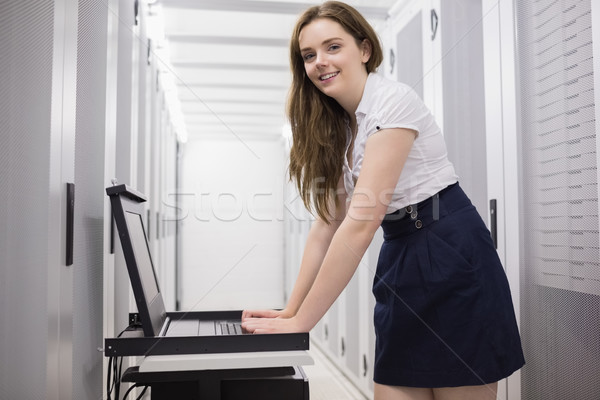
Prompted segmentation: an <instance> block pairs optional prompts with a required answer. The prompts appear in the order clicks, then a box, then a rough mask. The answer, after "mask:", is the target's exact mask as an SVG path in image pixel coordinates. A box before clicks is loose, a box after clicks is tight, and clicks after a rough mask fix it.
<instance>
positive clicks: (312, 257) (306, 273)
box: [286, 220, 337, 316]
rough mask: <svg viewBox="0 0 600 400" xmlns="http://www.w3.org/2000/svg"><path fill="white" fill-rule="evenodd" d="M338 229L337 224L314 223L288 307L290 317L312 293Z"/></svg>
mask: <svg viewBox="0 0 600 400" xmlns="http://www.w3.org/2000/svg"><path fill="white" fill-rule="evenodd" d="M336 229H337V225H336V224H335V223H332V224H331V225H327V224H326V223H325V222H323V221H321V220H317V221H315V222H314V223H313V226H312V227H311V229H310V231H309V233H308V237H307V239H306V245H305V247H304V254H303V256H302V262H301V263H300V271H299V272H298V278H297V279H296V283H295V284H294V288H293V290H292V293H291V294H290V298H289V300H288V303H287V306H286V314H288V316H294V315H296V312H297V311H298V309H299V308H300V306H301V305H302V302H303V301H304V298H305V297H306V295H307V294H308V292H309V291H310V288H311V287H312V285H313V283H314V281H315V278H316V276H317V273H318V272H319V269H320V268H321V264H322V263H323V259H324V258H325V254H326V253H327V249H328V247H329V244H330V243H331V239H332V237H333V235H334V233H335V231H336Z"/></svg>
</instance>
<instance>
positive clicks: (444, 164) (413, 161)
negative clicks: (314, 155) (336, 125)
mask: <svg viewBox="0 0 600 400" xmlns="http://www.w3.org/2000/svg"><path fill="white" fill-rule="evenodd" d="M356 123H357V126H358V131H357V133H356V139H355V140H354V148H353V151H352V163H353V166H352V170H350V166H349V165H348V160H347V157H344V160H345V161H344V166H343V174H344V186H345V189H346V192H347V193H348V199H350V198H351V197H352V194H353V192H354V184H355V182H356V180H357V179H358V175H359V174H360V169H361V166H362V162H363V157H364V154H365V144H366V142H367V139H368V138H369V136H371V135H372V134H374V133H376V132H378V131H380V130H382V129H391V128H406V129H412V130H414V131H416V132H417V136H416V138H415V141H414V143H413V146H412V148H411V151H410V153H409V155H408V159H407V160H406V163H405V164H404V168H403V169H402V173H401V174H400V179H399V180H398V183H397V185H396V189H395V190H394V193H393V194H392V201H391V202H390V204H389V206H388V210H387V212H388V213H391V212H394V211H396V210H399V209H401V208H403V207H406V206H408V205H410V204H416V203H418V202H420V201H422V200H425V199H426V198H428V197H431V196H433V195H434V194H436V193H437V192H439V191H440V190H442V189H444V188H445V187H447V186H448V185H451V184H453V183H455V182H456V181H457V180H458V177H457V175H456V173H455V172H454V166H453V165H452V163H451V162H450V161H449V160H448V157H447V151H446V144H445V142H444V137H443V136H442V132H441V131H440V128H439V127H438V125H437V124H436V122H435V119H434V118H433V115H431V112H430V111H429V109H428V108H427V107H426V106H425V104H424V103H423V101H422V100H421V99H420V98H419V96H418V95H417V94H416V93H415V92H414V91H413V90H412V88H410V87H409V86H408V85H405V84H403V83H400V82H396V81H392V80H389V79H386V78H384V77H382V76H379V75H377V74H369V76H368V78H367V83H366V85H365V89H364V92H363V96H362V99H361V101H360V104H359V105H358V108H357V109H356ZM351 140H352V132H351V130H350V129H349V128H348V139H347V145H346V152H345V153H344V154H347V153H348V149H349V146H350V143H351Z"/></svg>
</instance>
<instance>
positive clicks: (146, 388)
mask: <svg viewBox="0 0 600 400" xmlns="http://www.w3.org/2000/svg"><path fill="white" fill-rule="evenodd" d="M146 390H148V385H146V386H144V390H142V393H140V395H139V396H138V397H137V398H136V399H135V400H140V399H141V398H142V397H144V393H146ZM123 400H125V398H123Z"/></svg>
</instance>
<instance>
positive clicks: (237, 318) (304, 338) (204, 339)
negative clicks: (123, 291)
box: [106, 185, 308, 354]
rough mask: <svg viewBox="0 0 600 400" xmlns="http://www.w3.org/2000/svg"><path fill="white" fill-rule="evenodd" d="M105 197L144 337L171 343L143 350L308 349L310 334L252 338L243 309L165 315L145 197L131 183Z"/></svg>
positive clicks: (111, 190)
mask: <svg viewBox="0 0 600 400" xmlns="http://www.w3.org/2000/svg"><path fill="white" fill-rule="evenodd" d="M106 193H107V195H108V196H109V198H110V201H111V206H112V214H113V217H114V221H115V224H116V227H117V231H118V236H119V238H120V242H121V247H122V249H123V255H124V257H125V263H126V265H127V270H128V273H129V279H130V282H131V287H132V289H133V294H134V297H135V302H136V305H137V308H138V315H139V322H140V323H141V326H142V330H143V336H144V337H145V338H163V339H167V338H171V339H173V340H163V341H162V342H161V343H160V346H159V345H158V342H157V343H156V344H152V342H150V345H149V344H148V341H146V342H143V343H144V346H142V347H141V348H146V349H154V351H158V352H160V354H169V353H170V350H169V349H171V348H172V349H173V352H174V353H178V354H185V353H198V352H203V353H210V352H239V351H247V352H252V351H278V350H308V333H298V334H269V335H254V334H247V333H245V332H243V331H242V328H241V314H242V311H241V310H239V311H236V310H234V311H230V310H228V311H205V312H202V311H191V312H167V311H166V310H165V305H164V301H163V297H162V294H161V291H160V285H159V282H158V279H157V276H156V272H155V269H154V264H153V261H152V256H151V254H150V248H149V246H148V238H147V233H146V229H145V226H144V219H143V215H144V202H146V197H145V196H144V195H143V194H142V193H140V192H138V191H136V190H135V189H132V188H130V187H128V186H127V185H116V186H110V187H108V188H106ZM261 336H262V337H263V338H262V339H261V338H260V337H261ZM216 337H223V339H222V340H218V339H216ZM225 337H226V340H225ZM177 338H180V339H179V340H178V339H177ZM194 338H198V339H197V340H195V339H194ZM130 344H131V345H135V343H133V342H130ZM138 344H139V343H138ZM130 351H131V350H130ZM145 354H147V353H145Z"/></svg>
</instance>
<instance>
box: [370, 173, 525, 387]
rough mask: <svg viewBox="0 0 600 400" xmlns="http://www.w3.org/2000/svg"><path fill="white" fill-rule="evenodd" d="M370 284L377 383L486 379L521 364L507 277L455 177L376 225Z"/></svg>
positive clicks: (471, 382) (428, 384)
mask: <svg viewBox="0 0 600 400" xmlns="http://www.w3.org/2000/svg"><path fill="white" fill-rule="evenodd" d="M381 226H382V228H383V232H384V243H383V245H382V247H381V252H380V254H379V261H378V263H377V272H376V276H375V279H374V284H373V293H374V295H375V299H376V306H375V314H374V317H375V318H374V319H375V332H376V335H377V339H376V352H375V371H374V380H375V382H377V383H380V384H384V385H393V386H411V387H430V388H433V387H456V386H467V385H483V384H485V383H492V382H496V381H498V380H500V379H502V378H505V377H507V376H509V375H510V374H512V373H513V372H514V371H516V370H517V369H519V368H521V367H522V366H523V364H524V363H525V360H524V357H523V352H522V349H521V340H520V337H519V332H518V330H517V323H516V319H515V314H514V309H513V305H512V300H511V294H510V289H509V286H508V280H507V278H506V274H505V272H504V269H503V267H502V265H501V263H500V260H499V258H498V255H497V253H496V250H495V248H494V244H493V242H492V239H491V235H490V232H489V230H488V229H487V227H486V226H485V224H484V223H483V221H482V219H481V217H480V215H479V214H478V213H477V210H476V209H475V207H474V206H473V205H472V204H471V201H470V200H469V198H468V197H467V196H466V195H465V193H464V192H463V190H462V189H461V187H460V186H459V185H458V183H456V184H454V185H451V186H449V187H447V188H446V189H444V190H442V191H441V192H440V193H438V194H437V195H435V196H433V197H431V198H429V199H427V200H425V201H423V202H421V203H419V204H416V205H413V206H409V207H406V208H405V209H401V210H399V211H398V212H396V213H394V214H389V215H388V216H387V217H386V219H385V220H384V221H383V223H382V224H381Z"/></svg>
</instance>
